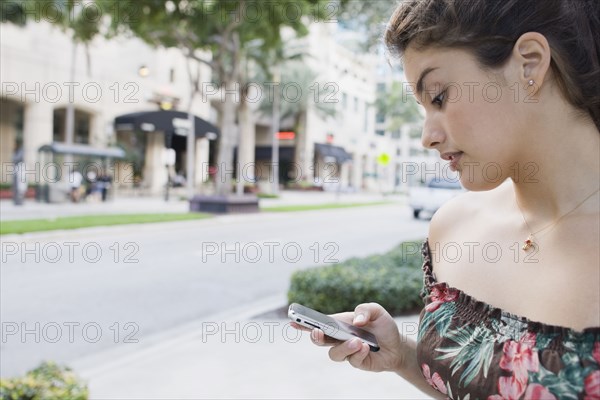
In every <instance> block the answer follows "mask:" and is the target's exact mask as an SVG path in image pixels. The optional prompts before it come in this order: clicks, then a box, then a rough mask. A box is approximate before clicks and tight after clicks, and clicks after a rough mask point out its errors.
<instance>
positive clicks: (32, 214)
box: [0, 191, 405, 221]
mask: <svg viewBox="0 0 600 400" xmlns="http://www.w3.org/2000/svg"><path fill="white" fill-rule="evenodd" d="M404 199H405V197H403V196H402V195H382V194H377V193H338V192H308V191H307V192H302V191H282V192H281V193H280V195H279V198H276V199H260V203H259V204H260V206H261V207H275V206H288V205H301V204H324V203H342V204H343V203H369V202H376V201H397V202H401V201H404ZM188 210H189V203H188V202H187V201H185V200H180V199H178V198H176V196H172V197H171V199H170V200H169V201H165V200H164V199H163V198H161V197H120V196H115V198H114V199H112V200H109V201H106V202H104V203H103V202H81V203H50V204H48V203H40V202H37V201H35V200H32V199H27V200H26V201H25V203H24V204H23V205H20V206H16V205H14V204H13V202H12V200H8V199H5V200H0V220H1V221H9V220H19V219H35V218H57V217H63V216H76V215H101V214H125V213H156V212H161V213H183V212H187V211H188Z"/></svg>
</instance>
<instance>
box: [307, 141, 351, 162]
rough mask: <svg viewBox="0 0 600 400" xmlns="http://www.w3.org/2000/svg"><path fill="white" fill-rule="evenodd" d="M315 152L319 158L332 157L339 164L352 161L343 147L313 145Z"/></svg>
mask: <svg viewBox="0 0 600 400" xmlns="http://www.w3.org/2000/svg"><path fill="white" fill-rule="evenodd" d="M315 152H316V153H317V154H319V155H320V156H321V157H323V158H325V157H332V158H335V161H336V162H337V163H339V164H342V163H344V162H346V161H350V160H352V154H350V153H348V152H347V151H346V150H345V149H344V148H343V147H340V146H334V145H332V144H322V143H315Z"/></svg>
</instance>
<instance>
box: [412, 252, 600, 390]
mask: <svg viewBox="0 0 600 400" xmlns="http://www.w3.org/2000/svg"><path fill="white" fill-rule="evenodd" d="M422 252H423V257H424V262H423V271H424V288H423V293H422V295H423V299H424V301H425V308H424V309H423V311H422V312H421V316H420V324H419V333H418V337H417V357H418V360H419V365H420V366H421V369H422V372H423V375H424V376H425V379H426V380H427V381H428V382H429V383H430V384H431V385H432V386H433V387H434V388H435V389H437V390H438V391H439V392H441V393H443V394H444V395H446V396H448V398H451V399H461V400H466V399H469V400H475V399H489V400H496V399H527V400H530V399H544V400H546V399H583V400H592V399H598V400H600V327H597V328H587V329H584V330H583V331H581V332H577V331H574V330H572V329H569V328H564V327H559V326H552V325H546V324H543V323H539V322H534V321H530V320H528V319H526V318H524V317H519V316H517V315H514V314H510V313H508V312H506V311H503V310H501V309H498V308H494V307H492V306H490V305H489V304H486V303H483V302H481V301H478V300H476V299H474V298H472V297H471V296H469V295H467V294H465V293H464V292H462V291H460V290H459V289H455V288H452V287H449V286H448V285H447V284H446V283H438V282H437V281H436V278H435V275H434V274H433V266H432V264H431V253H430V250H429V244H428V242H427V241H425V243H424V244H423V249H422Z"/></svg>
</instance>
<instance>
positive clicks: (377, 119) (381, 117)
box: [375, 112, 385, 124]
mask: <svg viewBox="0 0 600 400" xmlns="http://www.w3.org/2000/svg"><path fill="white" fill-rule="evenodd" d="M375 122H377V123H378V124H383V123H384V122H385V114H384V113H382V112H378V113H377V115H376V116H375Z"/></svg>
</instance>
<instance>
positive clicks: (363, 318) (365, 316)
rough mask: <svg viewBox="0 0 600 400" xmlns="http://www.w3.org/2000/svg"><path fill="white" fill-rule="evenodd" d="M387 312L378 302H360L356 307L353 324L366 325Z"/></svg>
mask: <svg viewBox="0 0 600 400" xmlns="http://www.w3.org/2000/svg"><path fill="white" fill-rule="evenodd" d="M385 313H386V311H385V309H384V308H383V307H382V306H381V305H379V304H377V303H363V304H359V305H358V306H356V308H355V309H354V320H353V321H352V324H353V325H355V326H364V325H367V323H369V322H370V321H375V320H376V319H377V318H379V317H381V316H382V315H383V314H385Z"/></svg>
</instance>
